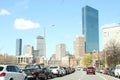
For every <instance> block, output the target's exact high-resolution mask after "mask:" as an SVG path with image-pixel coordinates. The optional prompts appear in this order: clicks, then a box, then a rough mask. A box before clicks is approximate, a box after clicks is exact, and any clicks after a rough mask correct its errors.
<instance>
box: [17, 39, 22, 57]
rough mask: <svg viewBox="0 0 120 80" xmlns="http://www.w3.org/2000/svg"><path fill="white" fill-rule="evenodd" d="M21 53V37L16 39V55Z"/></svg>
mask: <svg viewBox="0 0 120 80" xmlns="http://www.w3.org/2000/svg"><path fill="white" fill-rule="evenodd" d="M20 55H22V39H16V56H20Z"/></svg>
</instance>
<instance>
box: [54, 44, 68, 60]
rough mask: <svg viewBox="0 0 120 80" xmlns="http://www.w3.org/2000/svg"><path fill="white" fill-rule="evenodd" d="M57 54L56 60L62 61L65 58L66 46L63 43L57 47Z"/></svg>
mask: <svg viewBox="0 0 120 80" xmlns="http://www.w3.org/2000/svg"><path fill="white" fill-rule="evenodd" d="M55 54H56V60H57V61H61V60H62V57H64V56H65V54H66V45H65V44H63V43H61V44H58V45H56V51H55Z"/></svg>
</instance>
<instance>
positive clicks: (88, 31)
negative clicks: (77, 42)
mask: <svg viewBox="0 0 120 80" xmlns="http://www.w3.org/2000/svg"><path fill="white" fill-rule="evenodd" d="M82 33H83V35H84V36H85V51H86V53H88V52H93V51H94V50H97V51H99V23H98V10H96V9H94V8H92V7H90V6H85V7H83V8H82Z"/></svg>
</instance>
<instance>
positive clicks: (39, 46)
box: [35, 36, 46, 57]
mask: <svg viewBox="0 0 120 80" xmlns="http://www.w3.org/2000/svg"><path fill="white" fill-rule="evenodd" d="M35 50H39V53H38V55H39V56H40V57H42V56H44V57H46V43H45V38H44V37H43V36H37V38H36V41H35Z"/></svg>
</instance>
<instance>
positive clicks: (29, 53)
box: [24, 45, 33, 56]
mask: <svg viewBox="0 0 120 80" xmlns="http://www.w3.org/2000/svg"><path fill="white" fill-rule="evenodd" d="M24 54H25V55H26V56H33V46H31V45H25V48H24Z"/></svg>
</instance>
